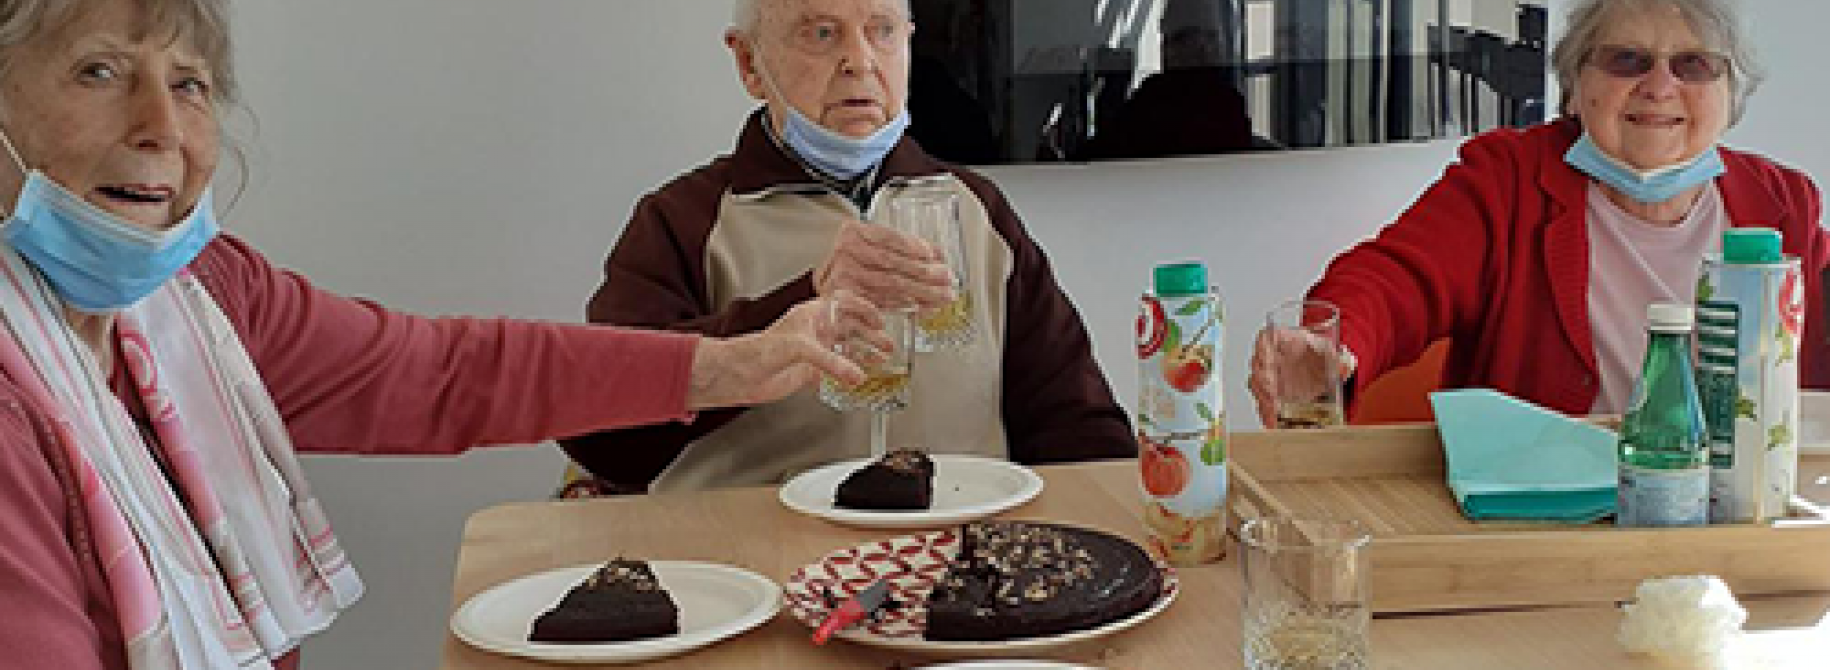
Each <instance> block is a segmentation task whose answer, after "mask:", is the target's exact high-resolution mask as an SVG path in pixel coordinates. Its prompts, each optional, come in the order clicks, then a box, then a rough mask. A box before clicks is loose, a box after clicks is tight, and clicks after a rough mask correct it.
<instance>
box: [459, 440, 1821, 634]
mask: <svg viewBox="0 0 1830 670" xmlns="http://www.w3.org/2000/svg"><path fill="white" fill-rule="evenodd" d="M1040 472H1041V473H1042V475H1043V477H1044V478H1045V479H1046V480H1047V482H1048V485H1047V489H1046V490H1045V491H1044V492H1043V493H1042V495H1041V496H1040V497H1039V498H1037V499H1036V500H1035V501H1034V502H1032V503H1030V504H1029V505H1026V506H1024V507H1021V508H1019V509H1017V510H1015V511H1013V512H1012V513H1010V514H1009V515H1008V516H1009V517H1010V518H1018V519H1046V520H1055V521H1065V522H1072V523H1075V524H1079V525H1086V526H1093V527H1099V528H1104V529H1107V530H1111V531H1114V532H1117V533H1119V534H1121V535H1125V536H1128V537H1131V538H1133V539H1141V537H1142V532H1143V528H1142V526H1141V524H1140V523H1139V522H1138V520H1137V519H1138V512H1139V509H1140V501H1139V498H1138V484H1137V475H1136V470H1135V465H1134V464H1133V463H1130V462H1114V463H1098V464H1085V465H1072V466H1055V467H1046V468H1041V469H1040ZM891 534H896V533H895V531H862V530H852V529H847V528H842V527H839V526H835V525H832V524H829V523H827V522H825V521H821V520H819V519H815V518H811V517H807V516H803V515H800V514H797V513H794V512H792V511H789V510H788V509H786V508H784V507H782V506H781V504H780V503H778V502H777V501H776V499H775V490H774V489H737V490H727V491H716V492H706V493H693V494H675V495H658V496H642V497H631V498H621V499H602V500H589V501H568V502H549V503H526V504H513V505H504V506H501V507H495V508H492V509H487V510H484V511H481V512H478V513H477V514H475V515H474V516H472V517H471V518H470V522H469V524H468V526H467V527H466V529H465V533H464V543H463V546H462V548H461V549H460V551H459V556H458V565H457V574H456V577H455V579H454V584H453V588H452V609H453V611H456V609H457V607H458V606H460V605H462V604H463V603H464V601H465V600H467V599H468V598H470V597H471V596H472V595H475V594H476V593H478V592H481V591H483V590H484V589H487V588H489V587H491V586H494V585H496V584H499V583H502V582H505V581H508V580H511V579H514V578H516V577H521V576H523V575H527V574H531V573H535V572H540V571H544V570H548V569H551V568H556V567H563V566H570V565H577V564H581V563H590V562H600V561H603V560H606V559H607V558H609V557H613V556H617V555H627V556H634V557H642V558H651V559H666V560H697V561H711V562H717V563H727V564H732V565H739V566H743V567H746V568H749V569H752V570H755V571H757V572H760V573H762V574H764V575H767V576H768V577H770V578H772V579H775V580H776V581H777V582H781V581H784V580H785V579H786V578H787V577H788V575H789V574H790V573H792V572H793V571H794V570H795V569H796V568H799V567H800V566H802V565H805V564H807V563H811V562H812V561H814V560H815V559H817V558H818V557H820V556H821V555H823V554H825V553H827V552H829V551H832V550H835V549H840V548H844V547H849V546H853V545H856V544H860V543H863V542H865V541H868V540H872V539H880V538H882V537H885V536H887V535H891ZM1824 560H1825V561H1830V557H1825V558H1824ZM1238 569H1239V561H1238V559H1237V557H1229V558H1228V559H1227V560H1226V561H1224V562H1221V563H1217V564H1213V565H1208V566H1201V567H1194V568H1184V569H1183V570H1182V571H1181V573H1180V574H1181V578H1182V585H1183V591H1182V594H1181V597H1180V599H1179V600H1178V601H1177V602H1176V603H1175V604H1174V605H1173V606H1171V607H1170V608H1169V609H1168V610H1167V611H1165V612H1164V613H1163V614H1162V615H1161V616H1159V617H1158V618H1156V619H1154V620H1152V621H1150V622H1148V623H1146V624H1145V625H1142V626H1140V627H1138V628H1135V629H1133V630H1131V631H1128V632H1125V633H1122V634H1119V635H1116V636H1112V637H1108V638H1105V639H1102V640H1097V641H1093V642H1089V643H1086V644H1084V645H1082V646H1080V647H1077V648H1071V649H1067V650H1063V651H1062V652H1061V653H1056V654H1051V655H1050V656H1051V657H1053V658H1057V659H1059V660H1067V661H1074V662H1079V663H1085V664H1089V665H1098V666H1102V667H1106V668H1113V669H1126V670H1128V669H1132V668H1138V669H1179V668H1195V667H1201V668H1238V667H1242V665H1243V662H1242V659H1241V656H1240V651H1239V649H1240V620H1239V599H1240V598H1239V597H1240V580H1239V574H1238ZM1747 604H1748V606H1749V609H1750V610H1751V611H1752V612H1753V617H1752V620H1751V621H1750V622H1749V626H1748V628H1749V630H1753V631H1761V632H1760V633H1758V635H1757V636H1756V638H1755V639H1756V641H1757V642H1758V646H1760V648H1761V649H1763V653H1767V654H1769V655H1775V656H1784V657H1787V658H1790V659H1791V660H1792V661H1794V662H1796V663H1797V665H1783V666H1775V667H1786V668H1792V667H1797V668H1824V667H1830V615H1827V613H1830V596H1822V595H1814V596H1798V597H1788V598H1773V599H1762V600H1758V601H1753V602H1749V603H1747ZM1619 622H1620V615H1619V614H1618V613H1617V612H1616V611H1614V610H1612V609H1608V608H1565V609H1546V610H1534V611H1522V612H1519V611H1514V612H1486V613H1471V614H1470V613H1465V614H1454V615H1433V616H1417V617H1404V618H1381V619H1377V620H1375V621H1374V623H1373V641H1372V649H1373V656H1374V667H1375V668H1381V669H1385V668H1391V669H1396V668H1404V669H1407V670H1411V669H1417V670H1428V669H1433V668H1443V669H1455V670H1462V669H1467V668H1482V669H1507V668H1518V669H1521V670H1524V669H1533V670H1537V669H1541V668H1558V669H1571V668H1639V667H1646V668H1653V667H1668V666H1661V665H1659V664H1656V663H1653V662H1650V661H1647V660H1645V659H1642V658H1638V657H1635V656H1632V655H1629V654H1626V653H1624V652H1622V651H1621V650H1620V647H1619V645H1618V644H1617V643H1616V642H1615V641H1614V634H1615V631H1616V630H1617V628H1618V627H1619ZM808 632H809V631H808V630H807V629H806V628H805V627H804V626H802V625H801V624H800V623H798V622H796V621H794V620H793V619H792V618H790V617H789V616H787V614H786V613H783V614H782V615H780V616H777V617H776V618H775V620H774V621H771V622H770V623H768V624H765V625H763V626H762V627H760V628H758V629H756V630H753V631H750V632H748V633H746V634H744V635H741V636H739V637H736V638H734V639H731V640H726V641H725V642H723V643H720V644H716V645H713V646H711V647H708V648H704V649H701V650H699V651H697V652H694V653H691V654H689V655H686V656H681V657H675V658H673V659H670V660H666V661H661V662H656V663H653V664H650V665H646V666H642V667H654V668H699V669H707V670H715V669H718V668H793V669H796V670H816V669H819V668H894V667H910V666H916V665H919V664H921V663H926V662H932V661H935V660H945V659H927V658H921V657H916V656H910V655H907V654H900V653H891V652H886V651H880V650H877V649H873V648H869V647H864V646H860V645H856V644H851V643H845V642H835V643H832V644H829V645H827V646H825V647H815V646H813V645H812V644H811V643H810V642H808V639H807V636H808ZM442 667H444V668H448V669H464V670H473V669H479V670H480V669H489V670H507V669H511V668H528V669H533V668H552V667H554V666H550V665H546V664H542V663H536V662H531V661H523V660H518V659H514V658H509V657H504V656H497V655H494V654H490V653H487V652H482V651H478V650H476V649H472V648H470V647H469V646H467V645H465V644H464V643H462V642H460V641H458V640H457V639H456V638H454V637H448V638H447V640H446V643H445V658H444V664H443V666H442Z"/></svg>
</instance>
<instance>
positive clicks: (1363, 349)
mask: <svg viewBox="0 0 1830 670" xmlns="http://www.w3.org/2000/svg"><path fill="white" fill-rule="evenodd" d="M1567 26H1568V31H1567V32H1566V33H1565V34H1564V35H1563V37H1562V39H1561V40H1559V41H1558V43H1557V46H1556V49H1555V52H1554V54H1553V60H1554V66H1555V68H1556V72H1557V77H1558V80H1559V81H1560V82H1561V84H1562V89H1563V99H1562V105H1561V109H1562V118H1560V119H1557V120H1554V121H1551V122H1549V123H1546V124H1543V125H1540V126H1536V127H1532V128H1526V129H1520V130H1513V129H1507V130H1499V131H1494V132H1490V133H1487V134H1484V135H1481V136H1479V137H1476V138H1474V139H1473V140H1471V141H1469V142H1468V143H1467V144H1466V145H1464V146H1463V148H1462V150H1461V160H1460V161H1459V162H1458V163H1457V164H1455V165H1453V166H1451V167H1450V168H1449V169H1448V170H1447V172H1446V173H1445V174H1444V175H1443V177H1442V178H1441V179H1440V180H1439V181H1438V182H1437V183H1436V184H1435V185H1433V186H1432V187H1430V188H1429V189H1428V190H1427V191H1426V192H1424V194H1423V195H1422V196H1420V197H1419V199H1418V200H1417V201H1416V202H1415V203H1414V204H1413V205H1412V206H1411V207H1410V209H1409V210H1408V211H1406V212H1405V213H1404V214H1403V215H1402V216H1400V217H1399V218H1398V220H1397V221H1395V222H1393V223H1391V224H1389V225H1388V226H1386V227H1385V229H1384V230H1382V231H1380V233H1379V234H1378V236H1377V237H1375V238H1373V239H1371V240H1369V241H1367V242H1364V243H1361V244H1360V245H1358V246H1356V247H1354V248H1353V249H1351V250H1349V251H1347V252H1345V253H1343V254H1341V255H1340V256H1339V257H1337V258H1336V259H1335V260H1334V261H1333V263H1331V264H1330V265H1329V267H1328V270H1327V272H1326V273H1325V274H1324V276H1323V277H1322V278H1321V280H1320V281H1319V282H1318V283H1317V284H1316V285H1315V286H1314V287H1313V288H1311V289H1310V292H1309V296H1310V297H1311V298H1314V299H1320V300H1327V301H1331V302H1333V303H1335V304H1336V305H1337V306H1338V307H1339V308H1340V313H1341V342H1342V345H1343V346H1342V350H1341V351H1321V350H1320V348H1318V347H1316V346H1314V345H1313V344H1312V343H1311V342H1309V341H1305V340H1303V339H1299V338H1296V337H1292V336H1287V335H1282V334H1273V333H1270V332H1265V333H1260V336H1259V338H1258V342H1257V345H1256V348H1255V351H1254V354H1253V359H1252V373H1251V379H1250V383H1249V385H1250V387H1251V390H1252V392H1253V395H1254V396H1255V397H1256V399H1257V401H1258V406H1259V410H1260V414H1261V415H1262V416H1264V418H1265V420H1266V425H1273V424H1272V416H1271V411H1272V404H1271V402H1270V389H1271V388H1273V385H1274V384H1284V385H1302V384H1314V383H1316V381H1315V380H1316V379H1317V378H1318V376H1319V375H1320V374H1321V373H1320V371H1325V370H1328V369H1330V367H1331V366H1338V368H1339V369H1341V370H1343V371H1345V372H1346V373H1347V375H1344V376H1350V377H1351V381H1350V382H1349V383H1350V388H1351V389H1352V390H1358V389H1363V388H1364V387H1365V386H1366V384H1367V383H1368V382H1370V381H1372V380H1374V379H1376V378H1378V377H1379V376H1380V375H1381V374H1383V373H1384V372H1386V371H1388V370H1391V369H1393V368H1395V367H1399V366H1403V365H1405V364H1408V363H1409V362H1411V361H1413V360H1415V359H1416V358H1417V357H1418V356H1419V355H1420V354H1421V353H1422V352H1423V351H1424V350H1425V348H1426V347H1429V346H1430V344H1431V343H1432V342H1434V341H1436V340H1438V339H1440V338H1449V340H1450V345H1449V347H1450V348H1449V353H1448V356H1447V358H1446V362H1445V364H1444V367H1443V376H1442V381H1441V385H1442V386H1443V387H1445V388H1462V387H1488V388H1495V389H1498V390H1501V391H1504V392H1506V393H1510V394H1513V395H1515V396H1519V397H1522V398H1525V399H1528V400H1531V401H1534V402H1537V403H1539V404H1542V405H1545V406H1548V407H1551V408H1554V409H1557V410H1560V411H1563V412H1568V413H1574V414H1586V413H1606V414H1613V413H1619V412H1621V411H1623V410H1624V409H1625V408H1626V406H1627V403H1628V398H1629V396H1630V395H1631V393H1632V388H1633V383H1634V380H1635V379H1636V378H1637V376H1638V371H1639V365H1640V363H1641V356H1642V355H1643V353H1644V351H1645V343H1646V334H1645V327H1646V322H1645V315H1646V307H1647V305H1649V304H1650V303H1653V302H1659V301H1676V302H1681V303H1690V302H1692V299H1693V298H1694V294H1695V291H1696V285H1697V278H1698V274H1699V272H1700V269H1699V268H1700V263H1701V260H1702V258H1703V256H1704V254H1706V253H1712V252H1715V251H1717V250H1718V249H1719V245H1720V241H1721V239H1722V233H1723V231H1724V230H1726V229H1728V228H1731V227H1749V226H1759V227H1766V228H1772V229H1776V230H1778V231H1779V232H1780V233H1781V234H1782V235H1783V236H1784V248H1785V252H1786V253H1787V254H1790V255H1795V256H1797V257H1799V258H1800V259H1802V261H1803V264H1804V277H1805V282H1806V286H1805V296H1806V303H1807V304H1808V305H1809V306H1810V308H1809V319H1808V322H1807V325H1806V327H1805V332H1806V334H1805V337H1804V342H1805V344H1804V352H1803V358H1802V360H1801V374H1802V376H1803V381H1804V383H1805V385H1806V386H1810V387H1822V386H1825V385H1826V384H1830V359H1827V358H1826V354H1827V353H1830V352H1826V351H1825V350H1824V348H1825V331H1824V326H1825V322H1824V313H1823V309H1822V304H1821V300H1820V299H1819V296H1821V295H1822V293H1821V290H1820V289H1821V286H1820V277H1821V273H1822V270H1823V269H1824V265H1825V262H1826V258H1827V255H1826V254H1830V249H1826V247H1825V244H1826V239H1825V233H1824V231H1823V230H1822V229H1821V228H1820V227H1819V226H1818V216H1819V208H1820V203H1819V196H1818V191H1817V188H1816V187H1815V186H1814V185H1813V184H1812V182H1811V180H1810V179H1809V178H1808V177H1806V176H1805V175H1804V174H1803V173H1801V172H1799V171H1797V170H1793V169H1790V168H1787V167H1784V166H1781V165H1778V164H1776V163H1774V162H1772V161H1770V160H1768V159H1766V158H1763V157H1760V156H1756V155H1753V154H1749V153H1743V152H1740V151H1735V150H1731V149H1728V148H1725V147H1722V146H1721V145H1720V140H1721V136H1722V133H1723V131H1724V130H1726V129H1727V128H1728V127H1729V126H1730V125H1732V124H1734V122H1735V121H1736V120H1737V119H1738V118H1740V116H1741V114H1742V113H1743V111H1744V109H1745V107H1746V102H1747V98H1748V95H1749V93H1751V92H1752V91H1753V90H1754V88H1755V87H1756V85H1757V84H1758V83H1759V80H1760V75H1759V70H1758V68H1757V67H1756V66H1755V63H1754V62H1753V60H1752V59H1751V57H1750V53H1749V49H1748V47H1749V45H1748V44H1747V42H1746V39H1747V38H1746V35H1745V34H1744V33H1742V32H1741V29H1740V27H1739V25H1738V22H1737V19H1736V15H1735V13H1734V9H1733V6H1732V5H1731V4H1730V2H1729V1H1728V0H1582V1H1580V2H1577V3H1575V6H1574V7H1573V8H1572V9H1571V12H1570V19H1569V22H1568V24H1567Z"/></svg>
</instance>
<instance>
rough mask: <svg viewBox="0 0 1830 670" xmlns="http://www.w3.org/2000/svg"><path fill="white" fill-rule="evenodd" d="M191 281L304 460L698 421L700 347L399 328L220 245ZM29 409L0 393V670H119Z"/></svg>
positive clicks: (556, 332)
mask: <svg viewBox="0 0 1830 670" xmlns="http://www.w3.org/2000/svg"><path fill="white" fill-rule="evenodd" d="M191 270H192V271H193V272H195V273H196V274H197V276H198V277H199V278H200V279H201V280H202V282H203V284H204V286H206V287H207V288H208V289H209V291H210V293H211V295H213V296H214V297H215V298H216V301H217V303H218V304H219V305H220V306H221V307H222V310H223V312H224V313H225V314H226V315H227V316H228V318H229V321H230V322H231V323H233V324H234V325H235V328H236V331H237V333H238V334H239V335H240V337H241V339H242V343H243V345H244V346H245V347H246V348H247V350H248V353H249V354H250V355H251V356H252V357H253V359H254V362H255V365H256V367H257V368H259V369H260V372H261V375H262V377H263V378H264V379H265V380H266V382H267V386H268V390H269V391H270V392H271V393H272V395H273V399H274V401H275V403H276V404H277V406H278V407H279V410H280V413H281V415H282V416H283V417H284V418H285V420H286V426H287V429H288V430H289V432H290V433H291V434H292V439H293V444H294V446H295V448H297V449H298V450H299V451H301V452H318V453H327V452H339V453H360V454H420V455H445V454H456V453H459V452H462V451H464V450H466V449H468V448H469V447H470V446H471V445H475V444H479V443H492V442H533V441H538V440H542V439H546V438H551V437H561V436H569V435H576V434H581V433H586V432H590V431H594V430H601V429H606V428H622V427H627V426H632V425H637V424H642V423H654V422H662V421H670V420H682V419H685V418H687V417H688V416H690V414H689V413H688V412H687V409H686V388H687V381H688V379H687V376H688V371H689V370H690V368H691V365H692V357H693V350H694V347H695V346H696V344H697V338H696V337H694V336H687V335H677V334H664V333H651V332H640V331H630V330H621V329H614V328H607V327H600V326H585V325H561V324H548V323H534V322H523V321H509V320H501V319H466V318H449V319H429V318H421V317H415V316H408V315H405V314H400V313H397V312H391V311H388V310H385V309H383V308H381V307H380V306H378V305H375V304H373V303H369V302H365V301H359V300H351V299H348V298H343V297H339V296H335V295H332V294H329V293H325V292H323V291H319V290H317V289H315V288H313V287H312V286H311V285H310V284H308V283H307V282H306V281H305V279H304V278H303V277H300V276H298V275H296V274H293V273H291V272H287V271H283V270H279V269H276V268H274V267H273V266H271V265H269V264H268V263H267V261H266V259H264V258H262V257H261V256H260V255H259V254H257V253H255V252H254V251H253V250H252V249H250V248H249V247H248V246H247V245H246V244H244V243H243V242H241V241H240V240H237V239H235V238H233V237H230V236H226V235H225V236H223V237H221V238H219V239H218V240H216V241H215V242H213V243H211V245H210V246H209V247H208V248H207V249H205V250H204V252H203V255H202V256H199V257H198V259H197V261H196V262H194V263H192V264H191ZM25 397H26V396H24V395H23V394H22V393H20V392H19V390H18V388H17V387H16V386H15V383H14V380H12V379H8V378H5V377H4V376H0V538H4V539H3V540H0V612H7V613H10V614H9V616H8V619H7V623H6V625H4V626H0V669H5V670H13V669H19V670H27V669H32V670H38V669H42V668H56V669H57V670H104V669H106V670H124V668H125V667H126V661H125V658H124V656H123V652H122V642H121V639H120V626H119V624H118V623H117V622H116V621H115V614H114V612H113V609H112V605H111V603H110V602H109V596H108V590H107V586H106V584H105V583H104V582H103V581H102V579H103V578H102V574H101V569H100V567H99V565H98V563H97V562H96V559H95V556H94V554H93V552H92V551H91V549H90V545H89V540H88V533H89V531H88V529H87V527H86V525H85V524H84V523H83V514H82V512H81V509H80V508H79V507H78V506H77V504H76V503H75V502H74V501H73V500H72V499H71V497H70V491H71V490H72V487H71V480H70V472H71V468H70V464H69V463H66V462H64V460H63V458H62V456H61V453H62V452H61V450H60V449H59V448H57V447H55V446H54V445H53V444H52V443H50V442H49V440H50V439H53V438H52V437H51V435H52V433H51V431H49V430H46V429H45V428H46V414H45V413H44V412H43V411H41V410H40V409H39V408H36V407H33V406H32V405H31V404H30V403H29V402H28V401H27V400H25Z"/></svg>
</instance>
